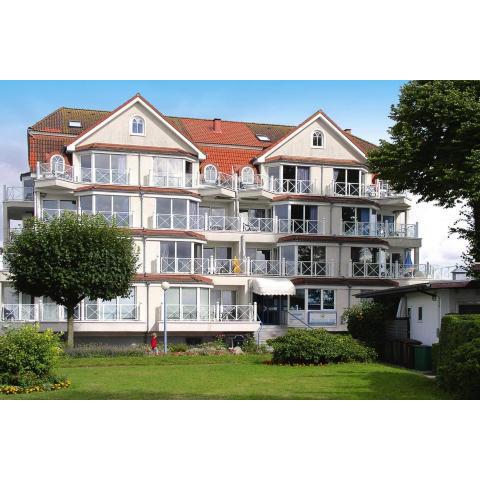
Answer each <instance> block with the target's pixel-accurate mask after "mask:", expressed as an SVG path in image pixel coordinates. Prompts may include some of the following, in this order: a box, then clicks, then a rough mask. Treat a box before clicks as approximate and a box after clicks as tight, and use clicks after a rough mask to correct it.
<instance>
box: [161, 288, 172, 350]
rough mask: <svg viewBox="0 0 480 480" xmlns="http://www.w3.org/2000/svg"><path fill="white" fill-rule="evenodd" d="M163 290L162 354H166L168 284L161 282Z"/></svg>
mask: <svg viewBox="0 0 480 480" xmlns="http://www.w3.org/2000/svg"><path fill="white" fill-rule="evenodd" d="M161 287H162V290H163V353H165V354H166V353H167V349H168V348H167V341H168V340H167V290H168V289H169V288H170V284H169V283H168V282H162V284H161Z"/></svg>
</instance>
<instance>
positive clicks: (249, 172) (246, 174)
mask: <svg viewBox="0 0 480 480" xmlns="http://www.w3.org/2000/svg"><path fill="white" fill-rule="evenodd" d="M254 180H255V172H254V170H253V168H252V167H243V168H242V183H244V184H247V185H252V184H253V182H254Z"/></svg>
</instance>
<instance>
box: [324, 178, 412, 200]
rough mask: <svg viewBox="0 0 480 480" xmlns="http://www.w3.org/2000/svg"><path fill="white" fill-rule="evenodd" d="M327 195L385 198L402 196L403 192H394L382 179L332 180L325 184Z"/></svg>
mask: <svg viewBox="0 0 480 480" xmlns="http://www.w3.org/2000/svg"><path fill="white" fill-rule="evenodd" d="M326 193H327V195H331V196H347V197H368V198H387V197H403V196H405V195H406V194H405V192H396V191H395V190H393V189H392V188H391V187H390V185H389V183H388V182H384V181H382V180H379V181H377V183H374V184H368V185H367V184H364V183H348V182H332V183H331V184H330V185H328V186H327V189H326Z"/></svg>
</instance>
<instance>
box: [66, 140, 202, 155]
mask: <svg viewBox="0 0 480 480" xmlns="http://www.w3.org/2000/svg"><path fill="white" fill-rule="evenodd" d="M75 150H76V151H78V152H81V151H84V150H107V151H111V152H134V153H136V152H143V153H152V154H155V153H156V154H158V155H187V156H189V157H194V158H196V157H197V155H195V154H194V153H191V152H187V151H185V150H182V149H180V148H167V147H154V146H142V145H118V144H115V143H88V144H87V145H81V146H80V147H77V148H76V149H75Z"/></svg>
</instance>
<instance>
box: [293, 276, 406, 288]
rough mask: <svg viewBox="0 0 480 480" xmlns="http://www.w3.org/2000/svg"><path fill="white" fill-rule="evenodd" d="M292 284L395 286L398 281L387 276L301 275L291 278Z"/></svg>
mask: <svg viewBox="0 0 480 480" xmlns="http://www.w3.org/2000/svg"><path fill="white" fill-rule="evenodd" d="M292 283H293V284H294V285H346V286H349V285H350V286H352V287H353V286H367V285H369V286H372V287H374V286H377V287H397V286H398V282H396V281H395V280H390V279H388V278H338V277H337V278H328V277H301V278H292Z"/></svg>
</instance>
